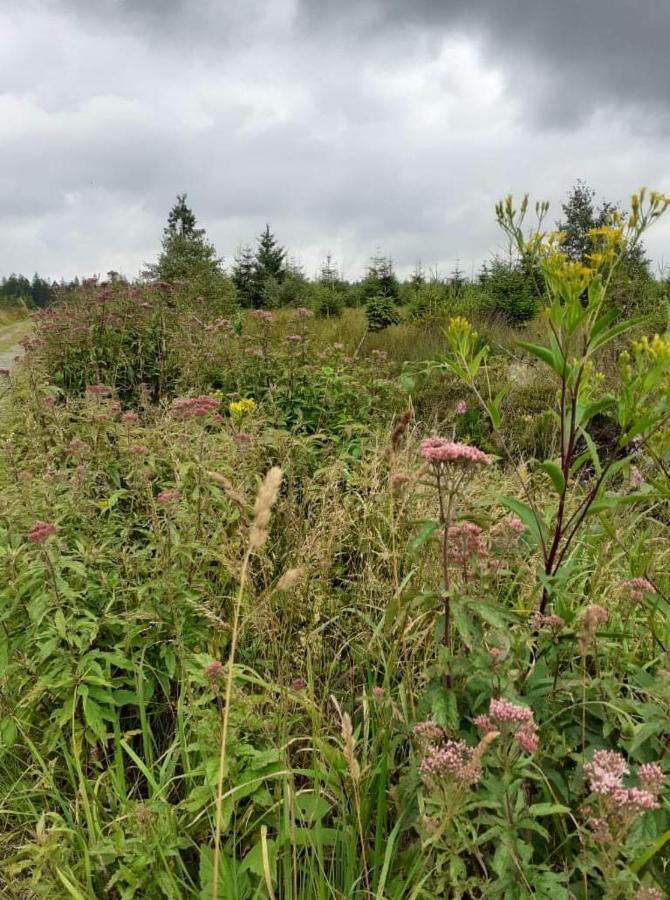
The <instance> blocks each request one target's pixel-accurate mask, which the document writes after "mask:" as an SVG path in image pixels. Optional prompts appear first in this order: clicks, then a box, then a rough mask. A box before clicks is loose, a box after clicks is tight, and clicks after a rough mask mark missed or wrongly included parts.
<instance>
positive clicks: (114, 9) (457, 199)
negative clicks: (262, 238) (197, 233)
mask: <svg viewBox="0 0 670 900" xmlns="http://www.w3.org/2000/svg"><path fill="white" fill-rule="evenodd" d="M669 46H670V2H668V0H560V2H559V0H487V2H484V0H378V2H374V0H327V2H326V0H265V2H259V0H0V274H8V273H9V272H11V271H17V272H25V273H32V272H34V271H38V272H40V273H42V274H44V275H48V276H52V277H61V276H65V277H70V276H73V275H75V274H79V275H82V274H91V273H104V272H106V271H107V270H109V269H116V270H119V271H122V272H124V273H125V274H127V275H129V276H134V275H135V274H137V272H138V270H139V269H140V268H141V266H142V264H143V262H145V261H150V260H152V259H154V258H155V257H156V255H157V253H158V249H159V244H160V237H161V230H162V228H163V225H164V223H165V219H166V217H167V213H168V211H169V208H170V206H171V204H172V202H173V200H174V197H175V195H176V194H177V192H181V191H186V192H187V193H188V196H189V201H190V203H191V205H192V207H193V209H194V211H195V213H196V215H197V216H198V219H199V222H200V224H201V225H202V226H204V227H205V228H206V229H207V233H208V235H209V236H210V238H211V240H212V241H213V242H214V243H215V245H216V247H217V250H218V251H219V253H220V254H222V255H223V256H225V258H226V261H227V262H230V261H231V260H232V256H233V254H234V251H235V248H236V246H237V245H238V244H240V243H242V242H251V241H252V240H253V239H254V237H255V235H257V234H258V232H259V231H260V230H261V228H262V227H263V226H264V223H265V222H266V221H268V222H270V223H271V226H272V228H273V230H274V231H275V232H276V234H277V235H278V237H279V238H280V240H281V241H282V243H284V244H286V245H287V246H288V247H289V249H290V251H291V253H292V254H293V255H294V256H296V257H299V258H300V259H301V261H302V263H303V265H304V267H305V271H306V272H307V274H313V272H314V271H315V270H316V268H317V266H318V263H319V261H320V260H321V259H322V258H323V256H324V255H325V254H326V253H327V252H328V251H330V252H332V254H333V255H334V257H335V258H336V259H337V260H339V261H340V263H341V264H342V265H343V267H344V271H345V274H346V275H348V276H349V277H357V276H358V274H359V273H360V270H361V269H362V267H363V266H364V265H365V262H366V260H367V259H368V257H369V256H370V254H371V253H373V252H374V251H375V249H376V248H377V247H381V248H382V250H383V251H385V252H387V253H389V254H391V255H392V257H393V259H394V261H395V264H396V267H397V269H398V270H399V271H400V272H405V271H409V270H411V268H412V267H413V264H414V262H415V261H416V260H417V259H419V258H420V259H422V260H423V262H424V264H425V265H426V267H428V266H433V265H435V264H437V265H438V266H439V267H440V270H441V271H443V272H448V271H449V270H450V269H451V268H452V267H453V265H454V262H455V260H456V259H459V260H460V264H461V268H462V269H463V270H465V271H466V272H467V273H468V274H469V273H470V271H471V269H472V267H473V266H478V265H479V263H480V262H481V261H482V260H483V259H484V258H486V257H487V255H488V254H489V253H490V252H491V251H495V250H496V248H499V247H500V238H499V236H498V233H497V230H496V226H495V223H494V218H493V206H494V203H495V201H496V200H497V199H498V198H499V197H500V196H502V195H504V194H506V193H509V192H513V193H522V192H524V191H529V192H530V193H531V195H532V196H533V197H538V198H546V199H549V200H550V201H551V202H552V209H553V211H554V212H555V214H556V217H557V216H558V214H559V209H558V204H559V202H560V199H561V197H562V196H564V195H565V193H566V192H567V191H568V190H569V188H570V186H571V185H572V184H573V183H574V181H575V180H576V179H577V178H583V179H586V181H587V182H588V183H589V184H591V185H592V186H593V187H594V188H595V189H596V190H597V191H598V193H599V195H600V196H604V197H606V198H608V199H611V200H614V201H622V202H625V201H626V198H627V196H628V195H629V193H630V192H631V191H632V190H634V189H636V188H637V187H639V186H640V185H641V184H647V185H649V186H651V187H654V188H657V189H659V190H664V191H666V192H667V191H670V153H669V150H668V147H669V138H670V91H669V90H668V84H669V83H670V62H669V60H670V55H669V51H668V47H669ZM647 246H648V249H649V251H650V253H651V255H652V257H653V259H654V261H655V262H656V263H657V264H661V263H662V262H667V263H670V221H667V222H665V223H663V224H662V225H660V226H657V227H656V230H655V231H654V232H653V233H651V234H650V236H649V238H648V240H647Z"/></svg>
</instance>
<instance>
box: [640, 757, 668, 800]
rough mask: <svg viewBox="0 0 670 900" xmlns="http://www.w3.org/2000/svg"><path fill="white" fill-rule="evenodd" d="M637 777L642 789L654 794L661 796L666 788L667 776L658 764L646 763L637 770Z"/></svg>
mask: <svg viewBox="0 0 670 900" xmlns="http://www.w3.org/2000/svg"><path fill="white" fill-rule="evenodd" d="M637 777H638V779H639V782H640V784H641V785H642V787H643V788H645V789H646V790H648V791H651V793H652V794H660V793H661V791H662V790H663V788H664V786H665V775H664V774H663V771H662V769H661V767H660V766H659V765H658V763H644V764H643V765H641V766H640V767H639V769H638V770H637Z"/></svg>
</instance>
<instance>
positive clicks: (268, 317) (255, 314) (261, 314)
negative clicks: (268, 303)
mask: <svg viewBox="0 0 670 900" xmlns="http://www.w3.org/2000/svg"><path fill="white" fill-rule="evenodd" d="M249 315H250V316H251V317H252V319H258V320H259V322H271V321H272V313H271V312H270V310H269V309H252V310H251V312H250V313H249Z"/></svg>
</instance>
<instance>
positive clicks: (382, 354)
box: [370, 350, 388, 362]
mask: <svg viewBox="0 0 670 900" xmlns="http://www.w3.org/2000/svg"><path fill="white" fill-rule="evenodd" d="M370 356H371V357H373V359H377V360H379V362H385V361H386V360H387V359H388V353H387V352H386V350H371V351H370Z"/></svg>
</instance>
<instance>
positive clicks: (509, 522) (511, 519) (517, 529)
mask: <svg viewBox="0 0 670 900" xmlns="http://www.w3.org/2000/svg"><path fill="white" fill-rule="evenodd" d="M505 525H506V526H507V527H508V528H509V530H510V531H511V532H512V533H513V534H515V535H517V536H518V535H520V534H523V533H524V531H525V530H526V526H525V525H524V524H523V522H522V521H521V519H520V518H519V517H518V516H507V518H506V519H505Z"/></svg>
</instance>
